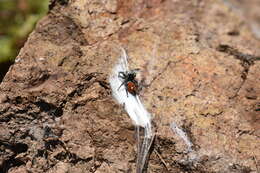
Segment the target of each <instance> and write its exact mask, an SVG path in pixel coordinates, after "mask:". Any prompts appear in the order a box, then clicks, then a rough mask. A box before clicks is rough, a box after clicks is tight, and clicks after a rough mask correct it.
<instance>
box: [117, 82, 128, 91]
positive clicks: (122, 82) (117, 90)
mask: <svg viewBox="0 0 260 173" xmlns="http://www.w3.org/2000/svg"><path fill="white" fill-rule="evenodd" d="M125 83H126V82H125V81H124V82H122V83H121V85H120V86H119V87H118V89H117V91H119V89H120V88H121V87H122V86H123V85H124V84H125Z"/></svg>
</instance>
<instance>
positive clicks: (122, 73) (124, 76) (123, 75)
mask: <svg viewBox="0 0 260 173" xmlns="http://www.w3.org/2000/svg"><path fill="white" fill-rule="evenodd" d="M118 77H119V78H121V79H125V78H126V74H125V73H124V72H122V71H120V72H118Z"/></svg>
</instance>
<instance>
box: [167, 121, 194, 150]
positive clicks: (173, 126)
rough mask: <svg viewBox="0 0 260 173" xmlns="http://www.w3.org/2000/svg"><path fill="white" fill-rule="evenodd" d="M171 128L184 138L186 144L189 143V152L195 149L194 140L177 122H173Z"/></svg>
mask: <svg viewBox="0 0 260 173" xmlns="http://www.w3.org/2000/svg"><path fill="white" fill-rule="evenodd" d="M171 129H172V130H173V131H174V132H175V133H176V134H177V135H178V136H180V137H181V138H182V140H183V141H184V142H185V144H186V145H187V149H188V152H191V151H193V150H192V146H193V144H192V142H191V141H190V139H189V137H188V136H187V134H186V133H185V132H184V131H183V130H182V129H181V128H179V127H178V126H177V124H176V123H175V122H173V123H171Z"/></svg>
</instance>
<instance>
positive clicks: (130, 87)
mask: <svg viewBox="0 0 260 173" xmlns="http://www.w3.org/2000/svg"><path fill="white" fill-rule="evenodd" d="M118 77H119V78H121V79H123V82H122V84H121V85H120V86H119V88H118V90H119V89H120V88H121V87H122V86H123V85H124V86H125V89H126V95H127V97H128V93H130V94H132V95H133V96H136V94H137V91H138V82H137V81H136V80H135V77H136V70H131V71H126V72H119V73H118Z"/></svg>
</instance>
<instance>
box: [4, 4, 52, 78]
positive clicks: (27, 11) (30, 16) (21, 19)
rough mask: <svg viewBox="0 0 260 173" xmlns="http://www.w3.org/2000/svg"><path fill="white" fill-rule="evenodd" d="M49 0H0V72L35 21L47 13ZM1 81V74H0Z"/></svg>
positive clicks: (12, 56)
mask: <svg viewBox="0 0 260 173" xmlns="http://www.w3.org/2000/svg"><path fill="white" fill-rule="evenodd" d="M48 4H49V0H0V73H3V72H2V71H4V67H2V66H3V65H1V64H10V63H11V62H13V61H14V59H15V57H16V56H17V54H18V52H19V49H20V48H21V47H22V46H23V44H24V42H25V41H26V38H27V37H28V35H29V33H30V32H31V31H32V30H33V28H34V26H35V24H36V22H37V21H38V20H39V19H40V18H41V17H42V16H43V15H45V14H46V13H47V11H48ZM0 81H1V75H0Z"/></svg>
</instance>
